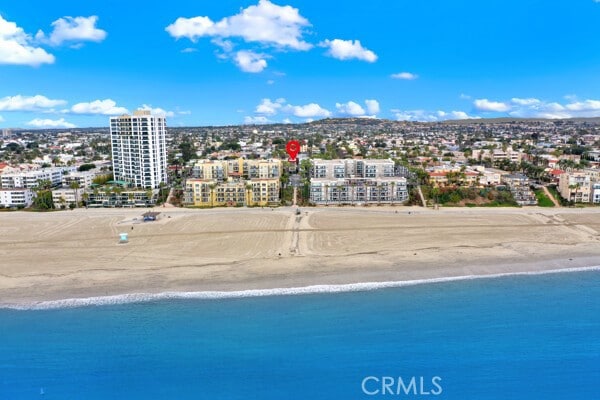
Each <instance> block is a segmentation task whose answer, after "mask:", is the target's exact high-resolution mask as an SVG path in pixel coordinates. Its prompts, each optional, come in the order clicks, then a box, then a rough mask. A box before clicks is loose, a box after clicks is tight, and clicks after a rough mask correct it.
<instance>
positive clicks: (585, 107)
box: [566, 100, 600, 112]
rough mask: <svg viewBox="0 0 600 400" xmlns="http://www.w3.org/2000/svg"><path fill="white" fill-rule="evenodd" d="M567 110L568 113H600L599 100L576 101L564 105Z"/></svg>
mask: <svg viewBox="0 0 600 400" xmlns="http://www.w3.org/2000/svg"><path fill="white" fill-rule="evenodd" d="M566 108H567V110H570V111H583V112H586V111H591V112H595V111H600V101H599V100H585V101H577V102H574V103H570V104H567V105H566Z"/></svg>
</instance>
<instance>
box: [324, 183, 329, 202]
mask: <svg viewBox="0 0 600 400" xmlns="http://www.w3.org/2000/svg"><path fill="white" fill-rule="evenodd" d="M328 201H329V184H328V183H326V184H325V205H327V203H328Z"/></svg>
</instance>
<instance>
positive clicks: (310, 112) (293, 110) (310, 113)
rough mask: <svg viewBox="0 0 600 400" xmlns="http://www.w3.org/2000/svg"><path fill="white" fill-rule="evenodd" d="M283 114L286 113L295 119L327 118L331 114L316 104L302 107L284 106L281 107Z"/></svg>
mask: <svg viewBox="0 0 600 400" xmlns="http://www.w3.org/2000/svg"><path fill="white" fill-rule="evenodd" d="M283 110H284V111H285V112H288V113H290V114H292V115H294V116H296V117H300V118H315V117H329V116H331V112H330V111H329V110H327V109H325V108H323V107H321V106H320V105H318V104H317V103H310V104H306V105H303V106H293V105H290V104H288V105H286V106H285V107H283Z"/></svg>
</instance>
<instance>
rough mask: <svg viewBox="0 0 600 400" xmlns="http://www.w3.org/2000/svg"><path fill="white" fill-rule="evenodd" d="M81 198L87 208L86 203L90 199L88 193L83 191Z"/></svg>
mask: <svg viewBox="0 0 600 400" xmlns="http://www.w3.org/2000/svg"><path fill="white" fill-rule="evenodd" d="M81 199H82V200H83V201H84V202H85V206H86V208H87V203H88V200H89V199H90V195H89V194H88V193H86V192H83V194H82V195H81Z"/></svg>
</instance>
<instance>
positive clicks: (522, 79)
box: [0, 0, 600, 128]
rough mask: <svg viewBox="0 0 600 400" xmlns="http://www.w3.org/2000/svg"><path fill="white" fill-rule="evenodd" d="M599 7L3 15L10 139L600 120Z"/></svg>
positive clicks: (356, 6)
mask: <svg viewBox="0 0 600 400" xmlns="http://www.w3.org/2000/svg"><path fill="white" fill-rule="evenodd" d="M598 21H600V0H596V1H595V0H571V1H564V0H563V1H558V0H556V1H550V2H549V1H541V0H539V1H538V0H535V1H534V0H515V1H513V0H502V1H500V0H488V1H466V0H454V1H442V0H439V1H438V0H432V1H404V0H385V1H384V0H371V1H357V0H346V1H344V2H339V1H330V0H321V1H313V0H311V1H309V0H274V1H268V0H253V1H229V0H224V1H218V2H217V1H208V0H197V1H191V0H190V1H181V0H171V1H169V2H163V1H152V0H149V1H143V2H142V1H137V0H130V1H125V2H124V1H114V0H106V1H80V2H74V1H67V0H57V1H52V2H49V1H41V0H30V1H19V2H17V1H4V2H2V3H0V127H23V128H35V127H73V126H77V127H89V126H107V125H108V117H109V116H110V115H119V114H122V113H125V112H131V111H133V110H135V109H137V108H152V109H153V110H154V112H155V113H164V114H166V115H167V118H168V119H167V120H168V124H169V125H171V126H201V125H228V124H241V123H267V122H304V121H309V120H315V119H320V118H324V117H346V116H361V117H378V118H389V119H400V120H420V121H437V120H444V119H458V118H469V117H471V118H482V117H502V116H513V117H543V118H567V117H592V116H600V23H598Z"/></svg>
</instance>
